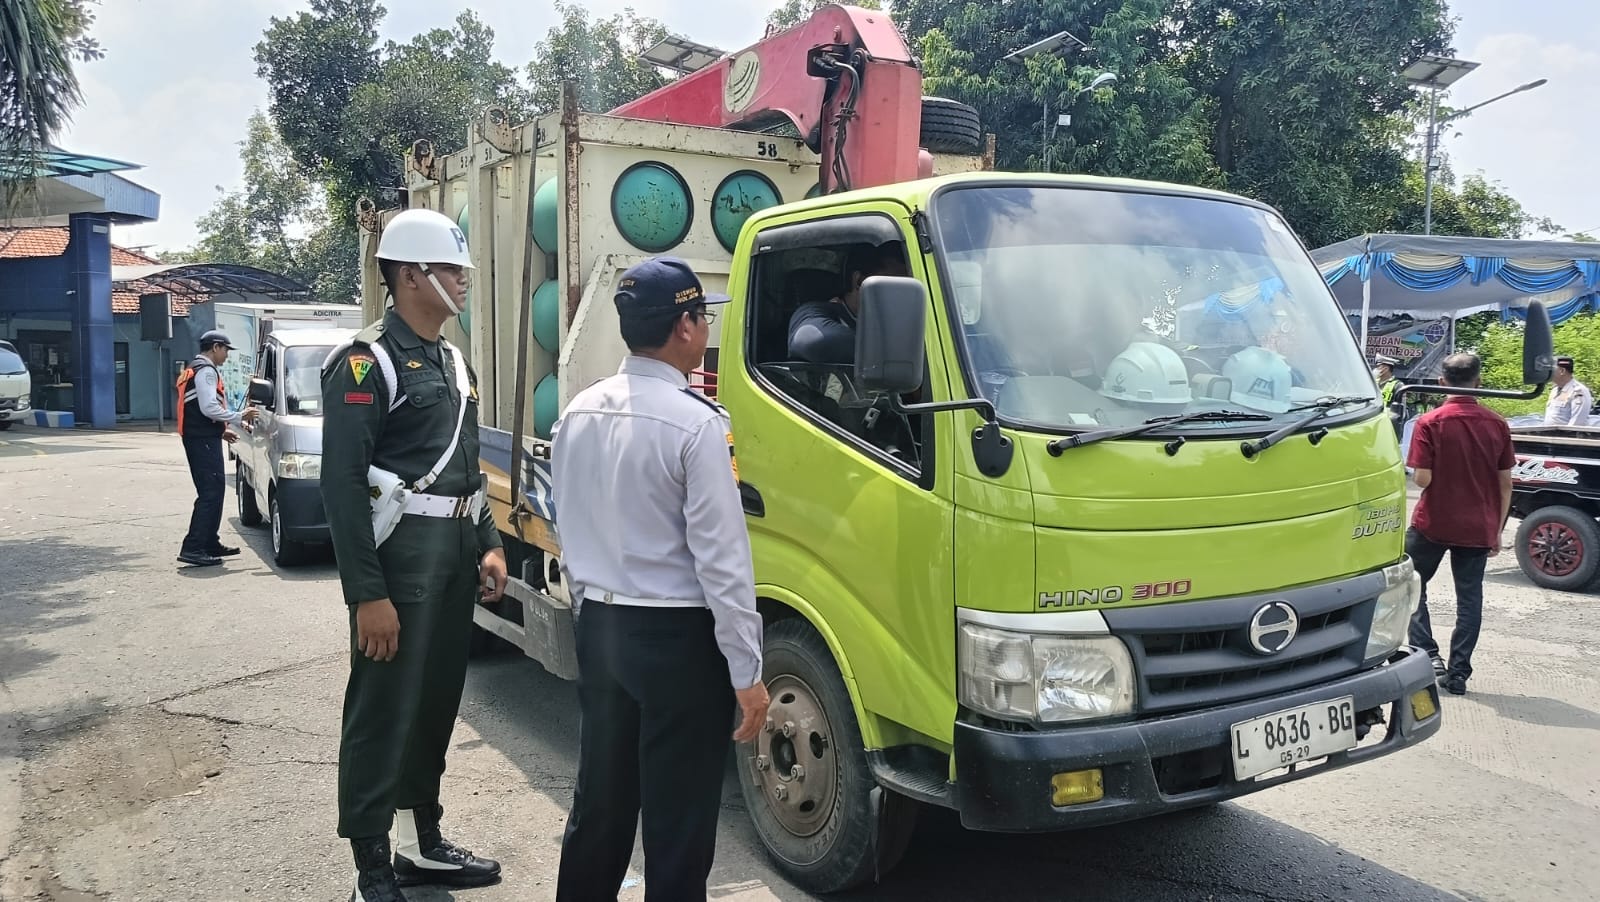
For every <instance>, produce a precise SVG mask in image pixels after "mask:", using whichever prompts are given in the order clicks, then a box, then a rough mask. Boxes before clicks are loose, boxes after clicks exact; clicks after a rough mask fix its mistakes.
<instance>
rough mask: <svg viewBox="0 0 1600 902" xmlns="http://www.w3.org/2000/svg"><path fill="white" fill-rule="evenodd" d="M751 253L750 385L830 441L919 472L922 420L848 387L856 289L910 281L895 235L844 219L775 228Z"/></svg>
mask: <svg viewBox="0 0 1600 902" xmlns="http://www.w3.org/2000/svg"><path fill="white" fill-rule="evenodd" d="M756 246H757V258H756V260H755V266H754V284H753V291H752V293H751V312H750V320H749V322H750V324H751V325H750V332H749V335H748V336H747V342H748V350H747V356H748V358H749V360H750V363H751V366H752V368H753V370H754V372H755V374H756V377H757V382H758V384H760V385H761V386H762V387H763V388H764V389H765V390H766V391H767V392H768V393H770V394H772V395H773V396H775V397H776V398H778V399H779V400H780V401H782V402H783V403H785V404H787V405H788V406H790V407H791V408H793V409H795V410H798V411H800V412H802V413H803V414H804V415H806V417H807V418H808V419H810V420H811V421H812V422H814V423H816V424H817V425H818V426H820V427H822V428H823V429H824V430H826V431H827V432H829V433H830V434H832V435H834V436H835V438H837V439H840V440H843V441H845V442H847V443H849V444H852V445H855V446H856V447H858V448H859V449H861V450H863V451H865V452H867V453H869V454H870V455H873V456H877V457H880V458H882V459H884V460H885V462H889V463H891V464H892V465H893V466H894V467H895V468H897V469H900V470H902V471H904V472H906V473H907V475H915V474H920V473H921V472H922V470H923V467H924V464H925V463H926V457H927V454H928V452H929V451H931V443H930V442H929V441H928V439H929V436H928V435H926V434H925V433H926V431H927V430H929V429H931V427H932V424H931V422H929V421H928V418H927V417H926V416H923V415H912V416H908V415H905V414H902V413H899V412H898V411H896V410H895V408H894V405H893V404H892V402H891V399H890V398H888V397H887V396H881V395H874V394H872V393H868V392H865V391H864V390H861V389H860V388H859V387H858V386H857V385H856V379H855V360H854V358H855V326H856V313H857V311H858V310H859V294H860V284H861V281H862V280H863V279H865V278H868V277H870V276H874V275H895V276H904V275H908V274H910V259H909V257H908V254H907V246H906V242H905V240H904V235H903V234H902V232H901V230H900V227H899V226H898V225H897V224H896V223H895V221H894V220H893V219H890V218H889V217H888V216H884V215H881V214H862V215H856V216H846V217H839V218H836V219H829V220H821V221H817V222H808V223H800V224H796V225H788V226H777V227H775V228H772V229H769V230H767V231H766V232H764V233H762V235H760V236H758V238H757V240H756ZM905 400H906V401H914V400H918V399H915V398H907V399H905ZM925 449H926V450H925Z"/></svg>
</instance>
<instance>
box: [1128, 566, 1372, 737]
mask: <svg viewBox="0 0 1600 902" xmlns="http://www.w3.org/2000/svg"><path fill="white" fill-rule="evenodd" d="M1296 594H1297V595H1299V593H1296ZM1341 595H1345V593H1333V594H1331V595H1330V596H1327V597H1316V596H1311V597H1307V596H1305V595H1299V597H1296V598H1294V599H1293V600H1291V601H1290V604H1292V605H1293V606H1294V608H1295V610H1296V613H1297V615H1298V617H1299V632H1298V633H1297V634H1296V635H1295V638H1294V641H1292V642H1290V643H1289V646H1288V647H1287V648H1285V649H1283V650H1282V651H1280V652H1278V653H1277V654H1274V655H1262V654H1259V653H1257V652H1256V651H1255V649H1253V648H1252V647H1251V646H1250V642H1249V637H1248V633H1249V623H1250V618H1251V617H1252V616H1254V614H1255V612H1256V611H1257V610H1258V609H1259V608H1260V607H1261V605H1262V604H1265V603H1266V602H1267V601H1269V600H1277V599H1243V600H1241V599H1227V600H1223V601H1218V602H1195V603H1192V604H1186V605H1178V606H1177V608H1181V609H1184V610H1182V611H1181V620H1182V622H1177V623H1171V624H1165V625H1164V624H1161V623H1160V622H1159V620H1160V618H1159V614H1160V606H1157V607H1154V608H1143V609H1136V610H1128V611H1118V612H1117V615H1118V616H1116V617H1113V616H1112V615H1111V614H1110V612H1107V617H1106V620H1107V622H1108V623H1110V624H1111V626H1112V631H1113V632H1114V633H1116V634H1117V635H1118V636H1119V637H1121V638H1122V639H1123V641H1125V642H1126V643H1127V644H1128V649H1129V651H1130V652H1132V654H1133V658H1134V664H1135V666H1136V667H1137V668H1138V671H1139V676H1140V679H1141V685H1140V710H1141V712H1142V713H1145V714H1153V713H1168V712H1172V711H1180V710H1184V709H1191V708H1201V707H1208V706H1211V705H1217V704H1225V703H1228V702H1233V701H1238V700H1241V699H1248V698H1257V697H1260V696H1265V695H1274V694H1277V693H1280V692H1288V691H1290V690H1293V689H1298V688H1300V687H1302V686H1308V685H1311V684H1313V683H1318V682H1323V681H1326V680H1331V679H1336V678H1338V677H1341V676H1344V675H1346V674H1349V673H1353V672H1355V671H1356V670H1359V669H1360V667H1361V664H1362V659H1363V656H1364V655H1365V653H1366V638H1367V631H1368V629H1369V628H1370V627H1371V625H1372V608H1373V604H1374V603H1375V600H1376V599H1375V598H1374V597H1367V598H1363V599H1360V600H1354V601H1353V600H1352V599H1350V598H1349V597H1347V596H1346V597H1340V596H1341ZM1167 607H1168V609H1169V611H1171V612H1172V613H1174V614H1178V613H1179V611H1178V610H1177V609H1176V608H1174V607H1173V606H1167ZM1132 614H1140V615H1143V616H1139V617H1136V618H1129V617H1128V615H1132ZM1129 619H1133V620H1138V621H1144V622H1140V623H1124V624H1123V628H1119V622H1122V621H1125V620H1129Z"/></svg>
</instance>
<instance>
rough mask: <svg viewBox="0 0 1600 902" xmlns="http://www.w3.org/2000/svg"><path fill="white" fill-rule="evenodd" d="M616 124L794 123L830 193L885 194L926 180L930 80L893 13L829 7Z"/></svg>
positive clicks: (659, 94) (657, 96) (620, 110)
mask: <svg viewBox="0 0 1600 902" xmlns="http://www.w3.org/2000/svg"><path fill="white" fill-rule="evenodd" d="M610 115H613V116H622V117H628V118H633V119H649V120H653V121H657V122H675V123H679V124H683V125H702V126H710V127H713V128H734V129H745V130H750V131H760V130H763V129H766V128H769V127H771V126H773V125H776V124H780V123H782V122H784V121H788V122H790V123H793V124H794V126H795V127H796V128H798V129H799V130H800V134H801V135H802V136H803V137H804V139H805V142H806V144H807V145H808V146H810V147H811V149H812V150H814V151H816V152H817V153H819V154H820V155H821V156H822V189H823V191H825V192H827V191H834V190H839V189H842V188H843V189H848V188H861V187H867V186H871V185H887V184H893V183H895V182H901V181H908V180H910V179H914V178H916V177H917V176H918V174H919V151H920V146H919V138H920V134H921V125H922V73H921V72H919V71H918V70H917V66H916V63H915V62H914V61H913V60H912V58H911V52H910V50H909V49H907V47H906V44H905V40H904V39H903V38H901V36H900V32H899V30H898V29H896V28H895V25H894V22H893V21H891V20H890V18H889V16H888V15H887V14H885V13H881V12H877V11H875V10H865V9H860V8H858V7H853V6H826V7H823V8H822V9H820V10H818V11H817V12H816V14H815V15H813V16H812V17H811V18H810V19H808V20H807V21H805V22H803V23H801V24H800V25H796V26H795V27H793V28H791V29H789V30H787V31H783V32H780V33H778V34H775V35H772V36H770V37H768V38H766V39H765V40H762V41H760V42H758V43H756V44H754V45H752V46H750V47H749V48H747V49H745V50H743V51H741V52H739V53H736V54H733V55H731V56H729V57H726V58H724V59H722V60H719V61H718V62H716V63H714V64H712V65H710V66H707V67H706V68H704V69H701V70H700V71H698V72H695V73H693V74H691V75H688V76H685V77H684V78H682V79H679V80H678V81H676V82H673V83H672V84H670V85H667V86H666V87H663V88H661V89H660V90H657V91H654V92H651V93H650V94H646V95H645V96H643V97H641V98H639V99H638V100H635V101H633V102H632V103H629V104H625V105H623V106H620V107H617V108H616V109H615V110H612V111H611V113H610ZM841 125H842V126H843V129H841ZM841 132H842V134H843V137H844V140H843V146H842V147H840V146H838V145H839V144H840V138H841ZM869 137H870V140H868V139H869Z"/></svg>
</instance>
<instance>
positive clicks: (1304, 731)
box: [1233, 696, 1356, 780]
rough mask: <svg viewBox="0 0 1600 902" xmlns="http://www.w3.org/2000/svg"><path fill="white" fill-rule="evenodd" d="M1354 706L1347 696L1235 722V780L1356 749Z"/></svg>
mask: <svg viewBox="0 0 1600 902" xmlns="http://www.w3.org/2000/svg"><path fill="white" fill-rule="evenodd" d="M1355 707H1356V704H1355V698H1354V697H1351V696H1346V697H1345V698H1335V699H1330V700H1328V701H1325V702H1317V703H1316V704H1314V705H1304V706H1301V707H1299V708H1289V709H1287V710H1284V711H1276V712H1274V713H1272V714H1268V715H1266V716H1265V717H1257V718H1255V719H1254V720H1246V721H1242V722H1240V723H1236V724H1234V725H1233V777H1234V779H1235V780H1248V779H1250V778H1251V777H1256V776H1260V775H1261V774H1264V773H1266V772H1267V771H1272V770H1277V769H1278V768H1280V767H1288V766H1289V765H1291V764H1296V763H1298V762H1301V761H1310V760H1312V759H1314V758H1321V757H1323V756H1324V755H1330V754H1332V753H1334V752H1343V751H1346V750H1348V749H1353V748H1355V747H1356V715H1355Z"/></svg>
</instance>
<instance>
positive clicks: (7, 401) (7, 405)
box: [0, 398, 17, 410]
mask: <svg viewBox="0 0 1600 902" xmlns="http://www.w3.org/2000/svg"><path fill="white" fill-rule="evenodd" d="M16 409H17V401H16V399H15V398H0V410H16Z"/></svg>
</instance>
